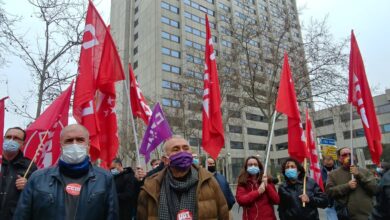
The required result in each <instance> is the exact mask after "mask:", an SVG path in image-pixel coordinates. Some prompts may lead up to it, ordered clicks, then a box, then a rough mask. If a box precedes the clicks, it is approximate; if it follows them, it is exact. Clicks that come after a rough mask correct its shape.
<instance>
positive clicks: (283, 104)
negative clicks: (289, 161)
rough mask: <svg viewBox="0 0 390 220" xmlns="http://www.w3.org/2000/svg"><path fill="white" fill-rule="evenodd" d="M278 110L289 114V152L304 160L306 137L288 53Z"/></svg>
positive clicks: (285, 60)
mask: <svg viewBox="0 0 390 220" xmlns="http://www.w3.org/2000/svg"><path fill="white" fill-rule="evenodd" d="M275 108H276V111H278V112H281V113H283V114H285V115H287V128H288V154H289V155H290V156H291V157H293V158H295V159H297V160H298V161H299V162H302V161H303V159H304V158H305V157H306V158H308V157H309V155H308V152H307V148H306V146H305V142H306V138H305V134H304V132H303V128H302V123H301V116H300V114H299V108H298V102H297V96H296V94H295V87H294V81H293V80H292V76H291V70H290V65H289V64H288V56H287V53H285V54H284V63H283V68H282V73H281V76H280V82H279V90H278V97H277V100H276V106H275Z"/></svg>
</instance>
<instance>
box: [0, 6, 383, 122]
mask: <svg viewBox="0 0 390 220" xmlns="http://www.w3.org/2000/svg"><path fill="white" fill-rule="evenodd" d="M110 1H111V0H96V1H94V2H96V4H97V8H98V10H99V12H100V13H101V14H102V16H103V18H104V19H105V21H106V22H108V21H109V13H110V12H109V5H110ZM296 1H297V5H298V8H304V9H303V10H302V14H301V16H300V21H301V22H303V23H308V22H309V20H310V18H311V17H313V18H318V19H321V18H323V17H324V16H326V15H328V24H329V28H330V32H331V33H332V34H333V36H334V37H335V39H342V38H346V37H349V36H350V32H351V29H354V31H355V35H356V38H357V41H358V44H359V47H360V50H361V53H362V56H363V60H364V62H365V67H366V73H367V77H368V80H369V83H370V85H371V87H376V88H378V90H377V92H376V93H377V94H380V93H384V90H385V89H386V88H387V89H390V76H389V69H390V68H389V67H388V66H387V64H388V63H389V58H390V56H389V52H390V43H389V38H390V24H389V21H390V13H389V12H388V10H389V9H390V1H389V0H376V1H367V0H296ZM4 2H5V4H6V5H5V8H6V10H7V11H9V12H11V13H13V14H17V15H23V16H24V17H25V18H29V17H30V15H31V13H32V9H31V7H30V5H29V4H28V3H27V0H12V1H10V0H7V1H4ZM19 28H20V30H21V31H23V32H27V31H28V34H29V35H31V36H32V37H34V36H35V35H34V28H35V29H38V28H39V25H38V24H37V22H35V21H34V20H33V19H28V20H26V21H24V23H22V24H21V26H19ZM8 61H9V65H8V66H6V67H0V97H3V96H6V95H9V96H11V97H12V98H13V99H14V100H15V101H17V102H22V97H23V96H25V95H26V94H27V93H28V90H29V89H33V87H32V85H31V83H30V82H31V78H30V74H29V71H28V69H27V68H26V66H25V65H24V64H23V62H22V61H20V60H19V59H17V58H15V57H9V60H8ZM5 82H8V86H7V85H6V84H5ZM32 111H35V108H32ZM26 123H27V121H26V120H25V119H23V118H20V117H17V116H16V115H14V114H11V113H9V112H7V113H6V120H5V128H8V127H11V126H22V127H23V126H25V125H26Z"/></svg>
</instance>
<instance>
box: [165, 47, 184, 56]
mask: <svg viewBox="0 0 390 220" xmlns="http://www.w3.org/2000/svg"><path fill="white" fill-rule="evenodd" d="M161 52H162V54H164V55H167V56H171V57H175V58H180V51H177V50H173V49H169V48H166V47H163V48H161Z"/></svg>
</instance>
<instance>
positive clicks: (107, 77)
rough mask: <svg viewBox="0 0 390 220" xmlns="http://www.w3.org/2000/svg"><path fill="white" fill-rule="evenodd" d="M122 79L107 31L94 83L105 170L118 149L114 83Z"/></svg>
mask: <svg viewBox="0 0 390 220" xmlns="http://www.w3.org/2000/svg"><path fill="white" fill-rule="evenodd" d="M124 78H125V75H124V73H123V68H122V63H121V60H120V58H119V54H118V51H117V50H116V46H115V43H114V41H113V40H112V37H111V34H110V32H109V30H108V29H107V33H106V37H105V40H104V49H103V54H102V60H101V62H100V68H99V74H98V78H97V82H96V85H97V92H96V98H95V100H96V110H97V113H98V122H99V127H100V132H99V134H98V137H99V144H100V154H99V158H100V159H101V160H102V163H101V166H102V167H105V168H107V167H109V166H110V164H111V161H112V160H113V159H114V158H115V156H116V153H117V151H118V147H119V138H118V124H117V119H116V112H115V101H116V94H115V82H116V81H119V80H123V79H124Z"/></svg>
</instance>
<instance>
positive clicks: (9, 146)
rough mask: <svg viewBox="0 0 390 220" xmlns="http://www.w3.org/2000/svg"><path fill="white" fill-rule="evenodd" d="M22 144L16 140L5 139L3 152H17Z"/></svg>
mask: <svg viewBox="0 0 390 220" xmlns="http://www.w3.org/2000/svg"><path fill="white" fill-rule="evenodd" d="M19 147H20V144H19V143H18V142H16V141H14V140H10V139H5V140H4V142H3V150H4V151H6V152H17V151H18V150H19Z"/></svg>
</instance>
